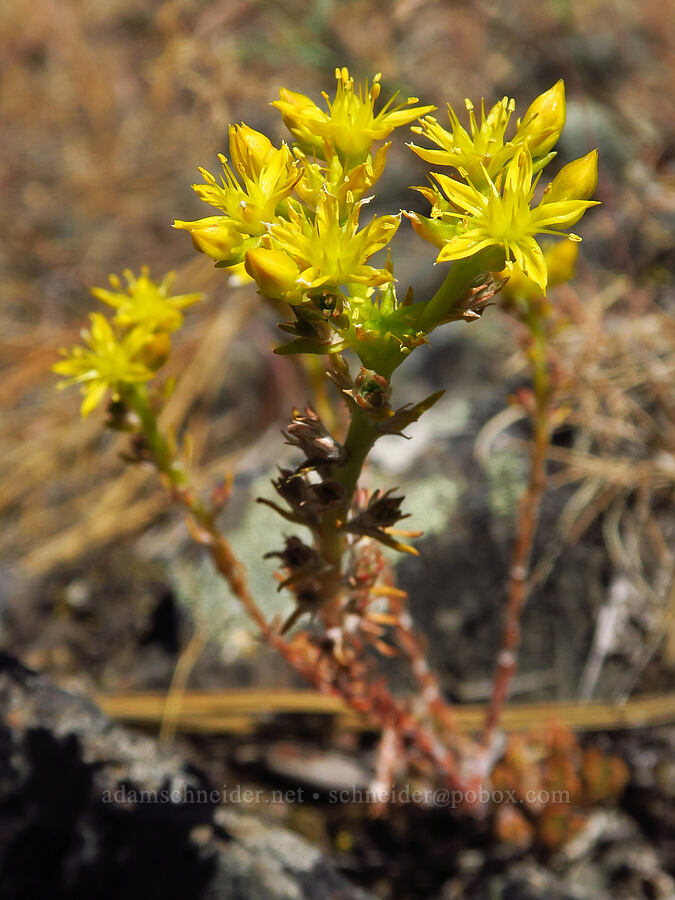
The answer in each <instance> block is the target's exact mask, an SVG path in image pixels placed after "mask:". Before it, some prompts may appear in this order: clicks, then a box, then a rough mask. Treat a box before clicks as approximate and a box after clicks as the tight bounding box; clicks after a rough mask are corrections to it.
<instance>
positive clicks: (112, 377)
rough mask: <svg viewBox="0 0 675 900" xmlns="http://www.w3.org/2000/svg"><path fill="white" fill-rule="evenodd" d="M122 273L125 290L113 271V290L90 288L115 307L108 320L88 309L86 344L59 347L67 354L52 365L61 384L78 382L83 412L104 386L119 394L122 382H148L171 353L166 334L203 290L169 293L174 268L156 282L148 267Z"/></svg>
mask: <svg viewBox="0 0 675 900" xmlns="http://www.w3.org/2000/svg"><path fill="white" fill-rule="evenodd" d="M124 276H125V278H126V281H127V287H126V290H125V289H124V288H123V286H122V283H121V281H120V279H119V278H118V277H117V276H116V275H111V276H110V286H111V287H112V288H113V290H108V289H106V288H92V294H93V295H94V296H95V297H97V298H98V299H99V300H102V301H103V302H104V303H107V304H108V305H109V306H112V307H113V308H114V309H115V311H116V312H115V315H114V317H113V319H112V322H111V321H109V320H108V319H106V317H105V316H104V315H103V314H102V313H100V312H93V313H91V316H90V318H91V327H90V328H89V329H88V330H87V329H85V330H83V331H82V339H83V342H84V346H83V345H79V346H76V347H73V348H72V349H71V350H70V351H68V350H65V349H64V350H62V351H61V353H62V354H63V356H64V357H65V358H64V359H62V360H60V362H57V363H56V364H55V365H54V366H53V370H54V372H56V373H57V374H58V375H64V376H65V378H66V380H65V381H63V382H61V383H60V385H59V386H60V387H67V386H68V385H71V384H79V385H81V391H82V394H83V395H84V399H83V401H82V410H81V411H82V416H83V417H86V416H88V415H89V413H90V412H92V410H94V409H95V408H96V407H97V406H98V405H99V404H100V403H101V402H102V400H103V398H104V397H105V396H106V394H107V393H108V391H111V392H112V394H113V398H114V399H117V397H118V396H119V393H120V390H122V389H123V387H124V386H125V385H127V386H128V385H134V384H140V383H143V382H145V381H149V380H150V379H151V378H152V377H153V376H154V374H155V372H156V371H157V370H158V369H159V368H160V367H161V366H162V365H163V364H164V362H165V361H166V359H167V357H168V355H169V350H170V347H171V342H170V339H169V333H170V332H173V331H176V329H177V328H180V326H181V325H182V323H183V316H182V313H181V310H182V309H184V308H185V307H186V306H190V305H191V304H193V303H196V302H197V301H198V300H200V299H201V294H178V295H171V294H170V293H169V291H170V289H171V285H172V283H173V278H174V274H173V272H170V273H169V274H168V275H166V276H165V277H164V278H163V279H162V281H161V282H160V283H159V284H156V283H155V282H154V281H153V280H152V279H151V278H150V273H149V270H148V268H147V267H146V266H143V268H142V269H141V274H140V275H139V276H138V277H136V276H135V275H134V274H133V272H131V271H129V270H126V271H125V272H124Z"/></svg>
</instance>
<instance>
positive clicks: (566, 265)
mask: <svg viewBox="0 0 675 900" xmlns="http://www.w3.org/2000/svg"><path fill="white" fill-rule="evenodd" d="M544 256H545V257H546V268H547V269H548V283H549V284H550V285H551V287H553V285H556V284H562V283H563V282H565V281H569V280H570V279H572V278H574V273H575V270H576V265H577V257H578V256H579V244H578V243H577V242H576V241H556V242H555V244H553V246H552V247H551V248H550V249H548V248H547V249H545V250H544Z"/></svg>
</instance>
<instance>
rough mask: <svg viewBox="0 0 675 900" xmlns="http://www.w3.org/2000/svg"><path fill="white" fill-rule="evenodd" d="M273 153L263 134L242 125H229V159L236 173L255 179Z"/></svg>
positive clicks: (270, 143)
mask: <svg viewBox="0 0 675 900" xmlns="http://www.w3.org/2000/svg"><path fill="white" fill-rule="evenodd" d="M273 153H274V147H273V146H272V142H271V141H270V139H269V138H268V137H266V136H265V135H264V134H261V133H260V132H259V131H255V130H254V129H253V128H250V127H249V126H248V125H244V124H243V123H242V124H241V125H230V157H231V159H232V162H233V164H234V167H235V169H237V171H241V170H242V169H243V171H244V172H246V174H247V175H249V177H256V176H257V175H259V174H260V170H261V169H262V168H263V166H264V165H265V163H266V162H267V161H268V159H269V157H270V156H271V155H272V154H273Z"/></svg>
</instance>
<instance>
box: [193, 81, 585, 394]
mask: <svg viewBox="0 0 675 900" xmlns="http://www.w3.org/2000/svg"><path fill="white" fill-rule="evenodd" d="M335 76H336V80H337V87H336V92H335V96H334V97H333V99H332V100H331V99H330V98H329V97H328V95H326V94H324V95H323V96H324V100H325V108H324V107H322V106H319V105H317V104H316V103H314V101H313V100H311V99H310V98H309V97H306V96H305V95H304V94H299V93H296V92H294V91H291V90H288V89H286V88H281V91H280V96H279V99H278V100H276V101H274V103H273V104H272V105H273V106H274V107H276V108H277V109H278V110H279V111H280V112H281V115H282V118H283V121H284V123H285V124H286V126H287V127H288V129H289V131H290V133H291V135H292V138H293V143H292V144H291V146H288V145H286V144H282V145H281V147H278V148H277V147H274V146H273V145H272V143H271V141H270V140H269V138H267V137H266V136H265V135H263V134H260V133H259V132H257V131H254V130H253V129H252V128H250V127H248V126H247V125H244V124H241V125H233V126H231V127H230V160H229V161H228V160H227V159H226V158H225V157H224V156H221V157H220V159H221V162H222V167H223V172H222V175H221V176H220V180H218V179H216V177H214V176H213V175H212V174H211V173H209V172H208V171H206V170H204V169H201V170H200V171H201V173H202V175H203V178H204V182H205V183H203V184H197V185H194V186H193V187H194V190H195V191H196V192H197V194H198V196H199V197H200V198H201V199H202V200H204V201H205V202H206V203H208V204H210V205H211V206H214V207H215V208H216V209H217V210H218V212H219V214H218V215H214V216H208V217H206V218H203V219H199V220H197V221H194V222H185V221H180V220H177V221H176V222H175V227H176V228H180V229H185V230H187V231H188V232H189V233H190V234H191V236H192V240H193V242H194V244H195V246H196V247H197V249H198V250H200V251H202V252H203V253H206V254H207V255H209V256H210V257H211V258H212V259H214V260H215V262H216V265H218V266H221V267H224V268H229V269H232V270H234V271H236V272H239V273H240V272H242V271H243V270H244V269H245V271H246V273H247V274H248V276H249V277H250V278H252V279H254V280H255V282H256V283H257V286H258V289H259V292H260V293H261V294H262V295H263V296H265V297H268V298H270V299H272V300H276V301H283V302H285V303H287V304H289V305H290V307H291V312H292V317H293V320H292V321H290V322H286V323H284V324H282V325H281V326H280V327H281V328H282V329H283V330H284V331H286V332H287V333H289V334H291V335H292V336H293V338H294V340H292V341H290V342H289V343H287V344H285V345H283V346H282V347H280V348H278V350H277V352H280V353H320V354H325V353H329V354H330V353H338V352H340V351H342V350H344V349H348V348H351V349H352V350H354V351H355V352H356V353H357V355H358V356H359V358H360V360H361V362H362V363H363V365H364V366H366V368H369V369H375V370H376V371H378V372H379V373H380V374H382V375H384V376H385V377H387V378H388V377H390V375H391V372H392V371H393V369H394V368H395V367H396V366H397V365H399V364H400V362H401V361H402V360H403V359H404V358H405V356H406V355H407V354H408V353H410V352H411V351H412V350H413V349H414V348H415V347H416V346H418V345H419V344H422V343H424V342H425V341H426V335H427V334H428V333H429V332H430V331H431V330H433V328H435V327H436V326H437V325H439V324H442V323H443V322H447V321H452V320H453V319H459V318H464V319H466V320H470V319H472V318H478V317H479V315H480V314H481V312H482V310H483V308H484V306H485V305H486V303H487V299H489V296H492V295H493V294H494V293H495V291H496V290H499V286H500V285H501V284H502V283H503V281H504V280H505V277H506V276H509V275H513V276H514V277H515V278H518V277H520V278H522V279H525V280H529V281H530V282H531V283H532V284H533V285H534V286H535V289H536V290H537V291H540V292H543V293H545V292H546V287H547V284H548V283H549V280H550V279H549V271H548V268H549V266H548V262H547V257H546V255H545V254H544V253H543V252H542V249H541V247H540V246H539V243H538V242H537V239H536V238H537V236H538V235H540V234H553V235H558V236H560V235H564V236H566V237H568V238H569V239H570V240H571V241H578V240H579V238H578V237H577V236H576V235H574V234H567V229H568V228H570V227H571V226H572V225H574V224H575V223H576V222H577V221H578V220H579V219H580V218H581V216H582V215H583V213H584V212H585V211H586V209H588V208H589V207H590V206H593V205H594V203H595V201H593V200H591V199H590V198H591V196H592V194H593V192H594V190H595V187H596V182H597V152H596V151H593V152H591V153H589V154H588V155H587V156H584V157H582V158H581V159H578V160H576V161H575V162H572V163H570V164H568V165H567V166H565V167H564V168H563V169H562V170H561V171H560V173H559V174H558V175H557V176H556V178H554V179H553V181H552V182H551V184H549V186H548V187H547V189H546V190H545V191H544V193H543V196H542V197H541V199H540V200H539V202H538V203H535V200H534V196H535V190H536V187H537V182H538V179H539V177H540V174H541V171H542V170H543V168H544V167H545V166H546V165H548V163H550V161H551V160H552V159H553V158H554V157H555V155H556V153H555V151H554V149H553V148H554V146H555V144H556V142H557V140H558V138H559V136H560V133H561V131H562V128H563V125H564V122H565V88H564V84H563V82H562V81H559V82H558V83H557V84H555V85H554V86H553V87H552V88H551V89H550V90H548V91H546V92H545V93H543V94H542V95H541V96H540V97H537V99H536V100H535V101H534V102H533V103H532V104H531V105H530V107H529V108H528V109H527V111H526V113H525V115H524V116H523V117H522V119H518V120H517V121H516V124H515V128H514V129H513V134H512V136H510V137H509V136H508V134H507V132H508V131H509V126H510V124H511V119H512V116H513V113H514V110H515V102H514V101H513V100H510V99H509V98H508V97H504V98H502V99H501V100H500V101H498V102H497V103H496V104H494V106H492V108H491V109H489V110H488V111H487V112H486V110H485V106H484V104H483V103H481V109H480V113H479V114H478V115H477V114H476V110H475V108H474V105H473V104H472V103H471V102H470V101H469V100H467V101H466V106H467V110H468V113H469V128H468V129H465V128H464V127H463V126H462V124H461V123H460V120H459V117H458V116H457V114H456V113H455V112H454V110H453V109H452V108H449V111H448V114H449V119H450V129H449V130H447V129H446V128H444V127H443V126H442V125H441V124H440V123H439V121H438V120H437V119H436V118H435V117H434V116H433V115H431V113H432V112H433V110H434V107H432V106H420V105H417V104H418V103H419V101H418V100H417V98H416V97H409V98H408V99H407V100H406V101H405V102H404V103H399V104H396V102H395V98H396V95H394V97H392V98H391V99H390V100H389V101H388V102H387V103H385V104H384V105H382V106H381V108H380V109H379V110H378V111H376V105H377V101H378V98H379V95H380V75H376V76H375V78H374V79H373V81H372V83H368V82H365V83H363V84H361V85H357V84H356V83H355V81H354V79H353V78H352V77H351V76H350V74H349V72H348V70H347V69H346V68H341V69H336V72H335ZM413 122H417V123H418V124H415V125H412V130H413V132H414V133H416V134H418V135H420V136H421V137H423V138H425V139H427V140H428V141H429V142H431V143H432V144H434V145H435V146H434V147H424V146H417V145H415V144H410V145H409V146H410V147H411V149H412V150H413V151H414V152H415V153H416V154H417V155H418V156H419V157H421V158H422V159H423V160H425V161H426V162H429V163H431V164H433V165H434V166H443V167H450V168H451V169H452V170H454V171H453V174H452V175H450V174H447V173H443V172H434V173H433V175H432V176H431V181H430V185H429V186H426V187H418V188H416V190H418V191H420V192H421V193H422V194H423V195H424V197H426V198H427V200H429V202H430V204H431V213H430V215H429V216H428V217H427V216H422V215H420V214H419V213H416V212H406V213H405V215H406V216H407V217H408V218H409V219H410V221H411V223H412V225H413V228H414V229H415V231H416V232H417V233H418V234H419V235H420V236H421V237H422V238H424V239H425V240H427V241H430V242H431V243H432V244H434V245H435V246H437V247H438V249H439V253H438V259H437V261H438V262H439V263H448V262H455V261H466V260H469V259H474V258H475V259H476V260H477V262H476V264H475V265H474V266H473V268H471V267H465V269H466V277H464V270H462V273H461V277H460V276H459V275H457V276H456V277H455V276H452V277H450V281H451V282H452V281H453V278H454V282H453V283H452V284H451V285H450V286H451V287H452V290H453V291H454V296H452V297H447V296H445V295H447V294H448V290H447V289H446V290H445V292H444V295H443V296H442V297H436V298H432V299H431V300H430V301H423V302H421V303H415V304H412V297H411V296H409V295H407V296H406V299H405V300H404V301H402V302H399V300H398V297H397V293H396V284H395V278H394V272H393V267H392V265H391V262H390V260H389V259H386V260H385V261H384V264H382V263H380V264H379V265H376V264H373V262H372V261H371V259H372V257H374V256H375V255H376V254H377V253H379V251H381V250H383V249H386V248H388V245H389V243H390V241H391V239H392V237H393V236H394V234H395V233H396V230H397V229H398V227H399V223H400V216H399V215H380V216H374V217H372V218H371V219H370V221H369V222H368V223H367V224H365V225H362V223H361V220H362V218H363V210H364V207H365V205H366V204H367V202H368V201H369V199H371V198H370V197H368V196H366V195H367V193H368V192H369V191H370V190H371V189H372V188H373V186H374V185H375V183H376V182H377V180H378V179H379V178H380V176H381V174H382V172H383V170H384V168H385V165H386V162H387V153H388V150H389V146H390V144H389V143H382V142H385V141H386V140H387V139H388V138H389V137H390V135H391V134H392V132H393V131H394V130H395V129H396V128H399V127H401V126H404V125H411V123H413ZM489 249H492V250H493V251H495V252H493V253H492V255H491V256H490V257H489V259H486V258H485V254H484V253H483V251H487V250H489ZM563 255H564V254H563ZM484 260H485V261H484ZM504 267H506V271H505V273H504V274H503V275H502V277H501V279H500V278H498V277H497V273H499V272H500V270H502V269H504ZM568 268H569V267H568ZM491 273H492V274H491ZM487 284H489V285H494V288H493V289H491V290H490V291H488V292H487V293H486V295H485V296H486V298H487V299H486V300H485V303H483V304H482V305H481V304H480V303H478V305H477V303H476V301H475V297H474V294H475V291H476V286H477V285H487ZM488 295H489V296H488Z"/></svg>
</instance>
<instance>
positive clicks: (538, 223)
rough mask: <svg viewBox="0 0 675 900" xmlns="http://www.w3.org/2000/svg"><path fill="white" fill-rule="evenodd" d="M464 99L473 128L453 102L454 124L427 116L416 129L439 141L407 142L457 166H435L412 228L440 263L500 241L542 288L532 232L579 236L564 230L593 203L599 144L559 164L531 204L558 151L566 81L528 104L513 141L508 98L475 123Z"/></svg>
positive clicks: (543, 268)
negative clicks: (445, 169) (424, 212)
mask: <svg viewBox="0 0 675 900" xmlns="http://www.w3.org/2000/svg"><path fill="white" fill-rule="evenodd" d="M466 105H467V109H468V110H469V115H470V123H471V125H470V127H471V133H470V134H469V132H467V131H466V130H465V129H464V128H463V127H462V126H461V125H460V123H459V119H458V117H457V115H456V114H455V112H454V111H453V110H452V109H449V118H450V124H451V131H447V130H446V129H444V128H443V127H442V126H441V125H440V124H439V123H438V121H437V120H436V119H435V118H434V117H432V116H426V117H425V118H424V119H423V120H422V123H421V125H419V126H416V127H415V128H414V129H413V130H414V131H416V132H417V133H418V134H421V135H422V136H424V137H426V138H428V139H429V140H430V141H432V142H433V143H435V144H436V145H437V147H438V148H439V149H427V148H424V147H417V146H415V145H411V147H412V149H413V150H414V152H415V153H417V155H418V156H420V157H421V158H422V159H424V160H426V161H428V162H431V163H434V164H437V165H443V166H450V167H452V168H454V169H455V170H456V172H457V174H456V175H454V176H450V175H447V174H444V173H436V172H434V173H433V174H432V178H433V181H432V182H431V187H418V188H417V190H418V191H419V192H420V193H421V194H422V195H423V196H424V197H426V198H427V200H429V202H430V204H431V215H430V217H425V216H421V215H419V214H417V213H412V212H411V213H406V215H407V216H408V217H409V219H410V221H411V222H412V225H413V228H414V229H415V231H416V232H417V233H418V234H419V235H420V236H421V237H423V238H424V239H425V240H427V241H429V242H431V243H432V244H434V245H435V246H437V247H438V248H439V251H440V252H439V254H438V257H437V262H450V261H452V260H460V259H466V258H467V257H471V256H474V255H475V254H477V253H479V252H480V251H482V250H485V249H487V248H489V247H498V248H500V249H501V250H503V252H504V257H505V263H506V266H507V269H508V270H509V271H513V270H514V265H515V266H516V267H517V270H518V271H519V272H520V273H523V274H524V275H525V276H526V277H527V278H529V279H530V280H531V281H533V282H534V283H535V284H536V285H538V287H539V288H540V289H541V291H542V292H543V293H546V287H547V284H548V280H549V278H548V267H547V262H546V258H545V256H544V253H543V252H542V249H541V247H540V246H539V244H538V242H537V240H536V236H537V235H539V234H552V235H557V236H564V237H567V238H569V240H571V241H580V240H581V238H580V237H578V235H575V234H568V233H566V229H568V228H570V227H571V226H572V225H574V224H576V223H577V222H578V221H579V219H580V218H581V217H582V216H583V214H584V212H585V211H586V210H587V209H588V208H589V207H591V206H595V205H597V203H596V201H594V200H591V199H590V198H591V197H592V195H593V193H594V191H595V188H596V186H597V172H598V158H597V151H596V150H593V151H591V152H590V153H588V154H587V155H586V156H584V157H581V158H580V159H577V160H575V161H574V162H571V163H569V164H568V165H566V166H564V167H563V169H562V170H561V171H560V172H559V173H558V175H557V176H556V177H555V178H554V179H553V181H552V182H551V183H550V184H549V185H548V186H547V188H546V189H545V191H544V193H543V196H542V198H541V200H540V202H539V203H537V204H536V205H535V204H534V202H533V201H534V194H535V189H536V186H537V182H538V180H539V177H540V174H541V171H542V169H543V168H544V166H546V165H547V164H548V163H549V162H550V161H551V160H552V159H553V157H554V156H555V155H556V154H555V152H554V151H553V150H552V148H553V147H554V146H555V143H556V141H557V140H558V137H559V136H560V133H561V131H562V128H563V125H564V124H565V88H564V84H563V82H562V81H559V82H558V83H557V84H555V85H554V86H553V87H552V88H551V89H550V90H548V91H546V92H545V93H544V94H542V95H541V96H540V97H538V98H537V99H536V100H535V101H534V102H533V103H532V105H531V106H530V108H529V109H528V110H527V112H526V114H525V116H524V117H523V119H522V120H518V123H517V127H516V131H515V134H514V136H513V137H512V138H511V139H510V140H506V137H505V135H506V129H507V126H508V124H509V119H510V117H511V113H512V112H513V110H514V109H515V103H514V101H513V100H509V99H508V98H507V97H504V98H503V99H502V100H500V101H499V103H497V104H495V106H493V107H492V109H491V110H490V111H489V113H488V114H487V115H486V114H485V109H484V107H482V110H481V123H480V125H479V124H478V122H477V120H476V117H475V114H474V107H473V104H472V103H471V102H470V101H469V100H467V101H466ZM434 182H435V183H434Z"/></svg>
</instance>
